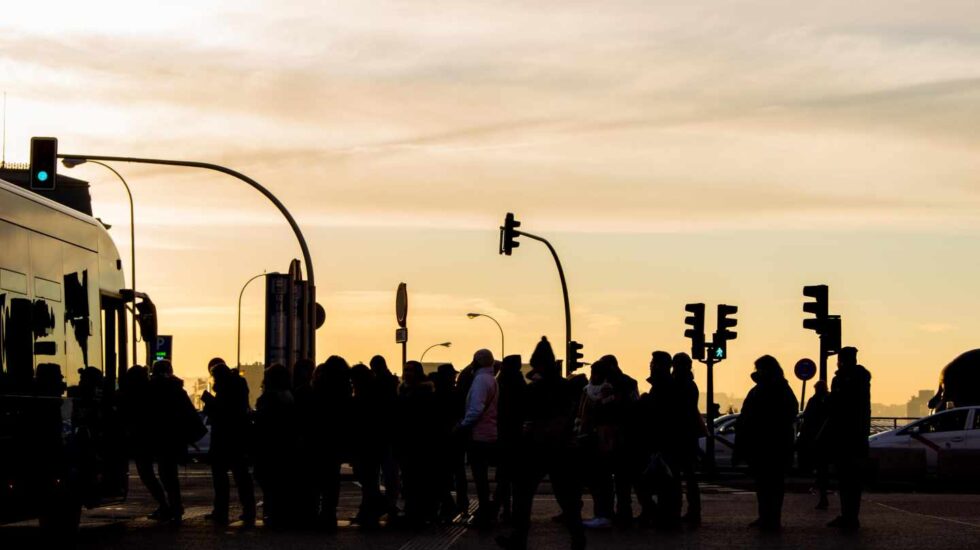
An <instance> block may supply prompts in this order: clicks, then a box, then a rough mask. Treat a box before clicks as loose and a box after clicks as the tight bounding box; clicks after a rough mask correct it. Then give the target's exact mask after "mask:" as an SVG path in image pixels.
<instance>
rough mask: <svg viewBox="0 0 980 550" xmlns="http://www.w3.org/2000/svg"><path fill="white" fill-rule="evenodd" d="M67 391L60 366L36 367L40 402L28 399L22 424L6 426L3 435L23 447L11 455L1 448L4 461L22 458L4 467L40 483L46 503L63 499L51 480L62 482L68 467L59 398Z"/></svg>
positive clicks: (36, 386) (41, 364)
mask: <svg viewBox="0 0 980 550" xmlns="http://www.w3.org/2000/svg"><path fill="white" fill-rule="evenodd" d="M66 389H67V386H66V385H65V382H64V376H62V374H61V366H59V365H57V364H55V363H40V364H38V366H37V373H36V374H35V379H34V392H33V393H34V395H35V396H36V397H38V398H39V399H30V400H29V403H30V405H29V407H30V408H27V409H26V410H25V412H27V413H28V414H26V415H24V416H23V417H21V419H20V420H21V422H17V423H16V424H17V425H15V426H13V425H10V424H7V425H6V426H5V429H6V430H9V431H6V434H8V435H9V434H11V432H13V433H14V434H15V435H14V437H13V441H20V442H21V443H19V445H23V446H24V447H23V448H19V449H17V451H18V452H16V453H11V450H10V449H9V448H8V447H4V452H5V453H8V455H7V456H5V457H4V458H8V457H9V454H15V455H20V456H21V457H22V458H21V460H17V459H15V460H13V461H10V462H7V463H6V464H4V466H5V467H6V468H10V470H8V472H9V471H13V472H15V473H16V474H18V475H19V476H23V478H26V479H31V480H34V481H40V482H41V487H42V491H44V493H45V494H44V496H42V497H41V498H43V499H50V500H49V502H56V500H55V499H57V498H59V497H60V498H64V497H63V493H62V494H59V490H58V488H57V487H55V486H52V484H51V483H50V480H52V479H59V478H60V479H64V477H65V476H66V475H68V471H69V470H68V468H69V467H70V464H69V461H66V460H65V458H66V453H65V447H64V443H63V439H62V431H63V430H62V417H61V406H62V403H63V401H62V399H61V397H62V396H63V395H64V393H65V390H66ZM25 404H26V403H25ZM8 410H9V409H8ZM18 431H19V433H17V432H18ZM8 441H10V440H8ZM0 460H3V459H0ZM8 502H9V501H8Z"/></svg>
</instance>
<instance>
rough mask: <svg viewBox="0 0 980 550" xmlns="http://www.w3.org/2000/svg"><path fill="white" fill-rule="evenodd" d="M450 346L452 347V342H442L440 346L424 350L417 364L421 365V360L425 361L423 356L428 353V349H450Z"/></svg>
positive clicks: (433, 345)
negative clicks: (440, 347)
mask: <svg viewBox="0 0 980 550" xmlns="http://www.w3.org/2000/svg"><path fill="white" fill-rule="evenodd" d="M452 345H453V343H452V342H443V343H441V344H432V345H431V346H429V347H427V348H425V351H423V352H422V357H419V363H421V362H422V361H423V360H425V354H426V353H429V350H430V349H432V348H437V347H439V346H442V347H444V348H448V347H452Z"/></svg>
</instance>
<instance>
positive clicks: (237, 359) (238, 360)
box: [235, 271, 279, 371]
mask: <svg viewBox="0 0 980 550" xmlns="http://www.w3.org/2000/svg"><path fill="white" fill-rule="evenodd" d="M278 274H279V273H278V272H277V271H273V272H272V273H266V272H265V271H263V272H262V273H259V274H258V275H255V276H254V277H252V278H251V279H249V280H247V281H245V284H244V285H242V290H241V292H239V293H238V338H237V344H238V352H237V354H236V356H235V364H237V365H238V370H239V371H241V370H242V296H243V295H244V294H245V289H246V288H248V284H249V283H251V282H252V281H254V280H255V279H258V278H259V277H268V276H269V275H278Z"/></svg>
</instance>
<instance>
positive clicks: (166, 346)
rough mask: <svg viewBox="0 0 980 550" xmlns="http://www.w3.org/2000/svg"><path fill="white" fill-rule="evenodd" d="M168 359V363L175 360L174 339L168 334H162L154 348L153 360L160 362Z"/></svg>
mask: <svg viewBox="0 0 980 550" xmlns="http://www.w3.org/2000/svg"><path fill="white" fill-rule="evenodd" d="M162 359H166V360H167V361H173V360H174V337H173V336H169V335H166V334H161V335H159V336H157V338H156V345H155V346H153V360H154V361H160V360H162Z"/></svg>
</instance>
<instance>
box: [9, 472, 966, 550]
mask: <svg viewBox="0 0 980 550" xmlns="http://www.w3.org/2000/svg"><path fill="white" fill-rule="evenodd" d="M182 485H183V487H184V494H185V497H184V498H185V502H186V504H187V512H186V516H185V521H184V522H183V524H181V525H179V526H169V525H160V524H158V523H156V522H154V521H151V520H149V519H146V514H148V513H149V512H150V511H152V509H153V505H152V502H151V501H150V499H149V498H148V495H147V494H146V492H145V491H144V490H143V488H142V486H141V484H140V482H139V480H138V478H136V477H135V476H134V477H133V478H132V479H131V491H130V497H129V498H128V499H127V501H126V502H125V503H122V504H119V505H114V506H107V507H103V508H97V509H93V510H86V511H85V512H84V513H83V520H82V528H81V529H80V532H79V535H78V541H77V547H78V548H83V549H89V548H92V549H94V548H100V549H103V548H133V549H139V550H153V549H157V548H160V549H164V548H166V549H173V548H181V549H190V550H196V549H203V548H242V549H252V548H277V547H278V548H283V549H287V548H288V549H304V548H318V549H319V548H325V547H327V548H338V549H346V548H350V549H357V550H373V549H390V550H436V549H438V550H445V549H449V548H452V549H474V550H475V549H481V550H483V549H493V548H496V546H495V544H494V537H495V536H496V535H498V534H502V533H506V532H508V529H507V526H506V525H501V526H497V527H496V528H493V529H487V530H480V529H476V528H473V527H469V526H467V525H466V524H465V522H458V523H455V524H451V525H442V526H438V527H432V528H429V529H427V530H425V531H421V532H412V531H404V530H397V529H393V528H386V527H382V528H379V529H372V530H367V529H361V528H358V527H356V526H351V525H349V524H348V522H342V525H341V527H340V528H339V529H338V530H337V532H336V533H322V532H317V531H299V532H288V531H276V530H271V529H266V528H265V527H264V526H262V525H261V522H260V524H259V525H258V526H256V527H254V528H243V527H242V526H241V525H237V524H232V525H230V526H227V527H215V526H214V525H212V524H210V523H209V522H207V521H206V520H205V519H204V514H206V513H207V512H208V511H209V510H210V499H211V483H210V474H209V471H208V469H207V468H206V467H204V466H201V465H194V466H190V467H188V468H186V469H185V470H184V471H183V473H182ZM702 487H703V493H704V494H703V506H704V513H703V524H702V525H701V527H700V528H696V529H690V528H689V529H685V530H683V531H681V532H677V533H660V532H657V531H655V530H651V529H644V528H638V527H633V528H629V529H610V530H604V531H590V532H589V533H588V538H589V547H590V548H597V549H604V548H610V549H612V548H617V549H619V548H621V549H633V548H637V549H638V548H649V547H651V546H657V547H659V548H726V549H727V548H784V547H785V548H790V547H792V548H828V549H835V550H839V549H840V548H882V549H888V550H899V549H903V548H910V549H911V548H916V549H918V548H938V549H943V550H947V549H955V548H978V547H980V494H962V493H914V492H871V493H868V494H867V495H866V498H865V500H864V506H863V508H862V516H861V521H862V528H861V530H860V531H859V532H857V533H853V534H847V533H841V532H838V531H837V530H834V529H832V528H828V527H826V526H825V524H826V522H827V521H829V520H830V519H833V517H834V516H835V515H836V509H837V503H836V502H832V506H831V509H830V510H829V511H822V512H821V511H816V510H814V505H815V504H816V498H815V496H813V495H812V494H810V493H809V491H808V489H807V484H806V483H805V481H803V480H797V482H796V483H791V484H790V486H789V487H790V492H789V493H788V494H787V495H786V502H785V506H784V517H783V524H784V528H783V530H782V532H780V533H775V534H771V533H760V532H758V531H756V530H754V529H751V528H749V527H748V526H747V525H748V523H749V522H750V521H752V520H753V519H755V495H754V493H752V491H751V485H750V483H749V482H748V481H747V480H745V479H744V478H742V477H739V476H733V477H730V478H728V479H725V478H723V479H722V480H721V481H717V482H713V483H707V482H706V483H703V484H702ZM548 492H549V491H548V486H547V485H544V486H543V494H540V495H539V496H537V497H536V499H535V506H534V517H533V524H532V532H531V540H530V547H531V548H534V549H535V550H551V549H556V550H557V549H565V548H568V539H567V536H566V534H565V531H564V529H563V528H562V526H561V525H559V524H556V523H553V522H552V521H551V520H550V518H551V517H552V516H554V515H556V514H557V513H558V507H557V505H556V504H555V501H554V499H553V498H552V496H551V495H550V494H548ZM232 493H233V496H234V489H233V490H232ZM359 498H360V497H359V493H358V488H357V487H356V485H355V484H354V483H352V482H351V481H349V480H348V481H345V483H344V484H343V489H342V495H341V501H340V510H339V516H340V517H341V518H345V517H350V516H353V515H354V513H355V512H356V509H357V504H358V501H359ZM591 511H592V503H591V500H590V499H589V498H588V497H586V499H585V509H584V516H585V517H586V518H588V517H590V516H591ZM233 513H234V510H233ZM39 539H40V533H39V531H38V527H37V523H36V522H22V523H19V524H15V525H8V526H2V527H0V548H3V549H4V550H7V549H11V550H13V549H20V548H25V549H30V550H37V548H38V540H39Z"/></svg>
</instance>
